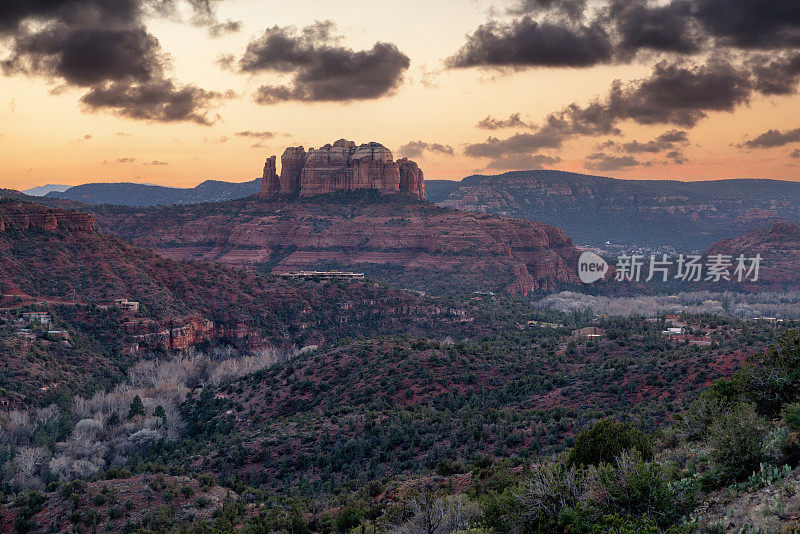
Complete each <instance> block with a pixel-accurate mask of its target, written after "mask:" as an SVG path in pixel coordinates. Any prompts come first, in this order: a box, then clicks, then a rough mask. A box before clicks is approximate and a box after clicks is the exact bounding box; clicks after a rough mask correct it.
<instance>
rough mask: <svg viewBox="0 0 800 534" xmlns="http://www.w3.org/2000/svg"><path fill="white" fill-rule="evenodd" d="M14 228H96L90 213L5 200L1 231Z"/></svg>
mask: <svg viewBox="0 0 800 534" xmlns="http://www.w3.org/2000/svg"><path fill="white" fill-rule="evenodd" d="M13 230H16V231H26V230H39V231H46V232H55V231H64V232H91V231H93V230H94V217H92V216H91V215H89V214H88V213H77V212H71V211H64V210H59V209H50V208H46V207H44V206H40V205H38V204H29V203H27V202H16V201H4V206H3V209H2V212H0V232H8V231H13Z"/></svg>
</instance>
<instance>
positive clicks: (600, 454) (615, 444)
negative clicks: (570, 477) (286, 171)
mask: <svg viewBox="0 0 800 534" xmlns="http://www.w3.org/2000/svg"><path fill="white" fill-rule="evenodd" d="M628 450H635V451H637V452H638V453H639V454H640V456H641V457H642V458H643V459H645V460H651V459H652V458H653V445H652V444H651V442H650V438H648V437H647V436H645V435H644V434H643V433H641V432H640V431H639V430H638V429H636V428H635V427H634V426H633V425H631V424H629V423H618V422H616V421H614V420H613V419H602V420H600V421H598V422H597V423H595V425H594V427H592V428H591V429H590V430H584V431H583V432H581V433H580V434H578V437H577V438H576V439H575V446H574V447H573V448H572V450H570V452H569V456H568V457H567V465H570V466H572V465H597V464H599V463H602V462H605V463H611V462H613V461H614V459H615V458H616V457H617V456H619V455H620V453H622V451H628Z"/></svg>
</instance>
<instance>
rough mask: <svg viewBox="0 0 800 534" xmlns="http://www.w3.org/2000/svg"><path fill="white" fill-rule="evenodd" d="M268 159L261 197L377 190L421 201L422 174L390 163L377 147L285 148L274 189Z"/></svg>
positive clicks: (339, 144) (345, 144)
mask: <svg viewBox="0 0 800 534" xmlns="http://www.w3.org/2000/svg"><path fill="white" fill-rule="evenodd" d="M273 158H274V156H273ZM273 158H270V159H268V160H267V165H266V166H265V168H264V182H263V189H262V196H263V197H265V198H266V197H271V196H273V195H275V194H277V193H280V194H284V195H296V194H298V195H300V196H302V197H307V196H312V195H321V194H325V193H333V192H335V191H352V190H355V189H377V190H379V191H383V192H388V193H395V192H408V193H410V194H413V195H415V196H417V197H419V198H423V199H424V198H425V182H424V177H423V174H422V171H421V170H420V169H419V166H418V165H417V164H416V163H414V162H413V161H409V160H407V159H401V160H399V161H394V157H393V156H392V152H391V151H390V150H389V149H388V148H386V147H385V146H383V145H381V144H380V143H375V142H372V143H366V144H363V145H361V146H356V144H355V143H354V142H353V141H347V140H345V139H340V140H338V141H336V142H335V143H333V144H332V145H331V144H328V145H325V146H323V147H322V148H319V149H316V150H315V149H313V148H312V149H309V150H308V152H307V153H306V151H305V149H304V148H303V147H289V148H287V149H286V151H285V152H284V153H283V156H281V175H280V180H279V184H278V188H277V189H276V187H275V180H274V178H273V172H274V171H273V170H272V167H271V165H270V160H272V159H273Z"/></svg>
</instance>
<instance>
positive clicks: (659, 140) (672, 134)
mask: <svg viewBox="0 0 800 534" xmlns="http://www.w3.org/2000/svg"><path fill="white" fill-rule="evenodd" d="M688 142H689V137H688V135H687V133H686V132H685V131H683V130H670V131H668V132H664V133H663V134H661V135H659V136H658V137H656V138H655V139H653V140H651V141H647V142H646V143H641V142H639V141H636V140H634V141H629V142H626V143H615V145H616V146H617V147H618V148H619V149H620V150H621V151H623V152H626V153H628V154H644V153H651V154H657V153H659V152H663V151H665V150H675V148H676V146H677V145H683V144H686V143H688Z"/></svg>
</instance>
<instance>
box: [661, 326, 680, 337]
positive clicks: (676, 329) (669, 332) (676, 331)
mask: <svg viewBox="0 0 800 534" xmlns="http://www.w3.org/2000/svg"><path fill="white" fill-rule="evenodd" d="M661 333H662V334H663V335H665V336H677V335H681V334H683V327H682V326H671V327H669V328H667V329H666V330H664V331H663V332H661Z"/></svg>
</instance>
